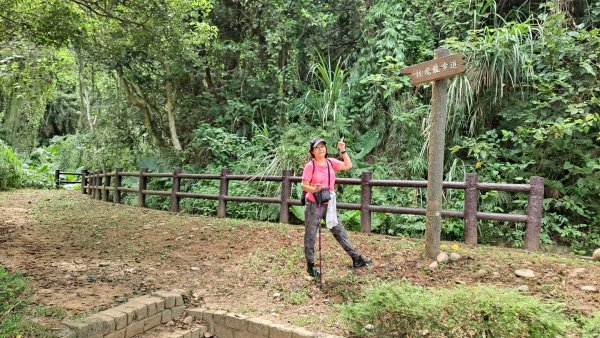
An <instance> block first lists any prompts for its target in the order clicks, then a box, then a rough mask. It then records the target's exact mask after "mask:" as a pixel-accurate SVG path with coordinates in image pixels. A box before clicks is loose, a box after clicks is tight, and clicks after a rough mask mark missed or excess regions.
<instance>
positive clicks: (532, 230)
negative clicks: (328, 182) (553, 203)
mask: <svg viewBox="0 0 600 338" xmlns="http://www.w3.org/2000/svg"><path fill="white" fill-rule="evenodd" d="M81 175H82V179H81V181H82V184H81V190H82V193H83V194H88V195H90V197H92V198H96V199H101V200H103V201H109V192H111V191H112V192H113V202H114V203H121V193H122V192H130V193H137V195H138V198H137V205H138V206H139V207H145V205H146V196H148V195H158V196H170V199H171V211H172V212H179V203H180V201H181V199H182V198H199V199H209V200H216V201H218V209H217V217H225V216H226V215H227V202H258V203H274V204H279V205H280V215H279V221H280V222H281V223H289V220H290V214H289V207H290V206H292V205H301V203H300V200H297V199H291V192H292V183H298V182H301V180H302V179H301V177H299V176H292V175H291V171H290V170H284V171H283V175H282V176H252V175H233V174H230V173H229V171H228V170H227V169H226V168H223V169H222V171H221V174H220V175H216V174H188V173H182V172H181V170H180V169H175V170H174V171H173V172H172V173H149V172H148V169H146V168H142V169H141V170H140V171H139V172H124V171H122V169H119V168H117V169H116V170H115V171H112V170H110V169H109V170H104V171H95V172H89V171H87V170H84V171H83V173H82V174H81ZM59 176H60V173H58V174H57V176H56V177H59ZM123 177H137V178H138V186H137V187H135V188H133V187H123V186H121V179H122V178H123ZM154 177H159V178H171V179H172V180H173V184H172V189H171V191H160V190H148V189H147V185H148V179H149V178H154ZM182 179H192V180H219V181H220V189H219V194H218V195H211V194H196V193H191V192H182V191H180V186H181V180H182ZM236 180H241V181H244V180H252V181H266V182H281V195H280V196H279V197H257V196H254V197H252V196H231V195H229V194H228V187H229V182H230V181H236ZM336 183H338V184H340V185H360V186H361V199H360V203H338V204H337V207H338V208H339V209H347V210H360V224H361V231H362V232H367V233H368V232H371V213H372V212H385V213H393V214H409V215H425V213H426V209H425V208H406V207H397V206H378V205H372V204H371V196H372V195H371V193H372V188H373V187H411V188H427V181H407V180H374V179H372V173H370V172H363V173H362V175H361V178H360V179H356V178H338V179H336ZM443 187H444V189H464V190H465V202H464V210H463V211H457V210H444V211H442V217H456V218H463V219H464V222H465V230H464V231H465V233H464V237H465V243H466V244H469V245H475V244H477V221H478V220H493V221H509V222H523V223H526V224H527V227H526V230H525V239H524V248H525V249H526V250H530V251H536V250H538V249H539V243H540V233H541V223H542V214H543V205H542V203H543V198H544V179H543V178H542V177H539V176H532V177H531V178H530V180H529V184H504V183H483V182H478V179H477V175H476V174H467V177H466V180H465V182H444V183H443ZM489 190H495V191H506V192H526V193H528V194H529V200H528V204H527V214H502V213H491V212H480V211H478V199H479V198H478V197H479V191H489Z"/></svg>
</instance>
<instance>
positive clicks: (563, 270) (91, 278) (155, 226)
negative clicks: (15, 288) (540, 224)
mask: <svg viewBox="0 0 600 338" xmlns="http://www.w3.org/2000/svg"><path fill="white" fill-rule="evenodd" d="M302 236H303V229H302V228H301V227H298V226H284V225H280V224H271V223H261V222H252V221H246V220H234V219H216V218H210V217H202V216H192V215H176V214H172V213H168V212H163V211H156V210H149V209H139V208H135V207H129V206H124V205H113V204H112V203H104V202H101V201H96V200H92V199H90V198H88V197H87V196H83V195H81V194H80V193H78V192H68V191H52V190H35V191H34V190H20V191H13V192H0V265H1V266H4V267H6V268H7V269H9V270H11V271H15V270H18V271H22V272H23V273H25V274H26V275H27V276H30V277H31V279H32V286H33V287H34V292H35V302H36V303H37V304H39V305H41V306H58V307H60V308H62V309H64V310H65V311H66V314H67V316H73V315H76V314H80V313H93V312H96V311H99V310H102V309H106V308H109V307H112V306H115V305H117V304H118V303H119V302H123V301H125V300H126V299H127V298H129V297H133V296H138V295H142V294H146V293H149V292H151V291H154V290H157V289H173V288H181V289H186V290H190V291H191V292H192V294H193V295H194V297H193V299H192V302H193V303H195V304H197V305H202V306H205V307H208V308H211V309H224V310H228V311H232V312H236V313H241V314H249V315H253V316H260V317H263V318H265V319H269V320H272V321H274V322H281V323H290V324H292V325H297V326H303V327H306V328H308V329H310V330H314V331H321V332H328V333H332V334H338V335H344V334H346V333H347V332H345V330H344V327H345V325H344V324H343V323H342V322H341V320H340V318H339V313H338V311H337V309H336V308H335V304H337V303H341V302H344V301H346V300H347V299H349V298H352V297H354V296H355V295H356V294H357V293H359V292H360V291H361V290H362V289H363V288H364V287H366V286H368V285H371V284H373V283H375V282H376V281H377V280H381V279H383V280H398V279H407V280H409V281H411V282H412V283H415V284H419V285H425V286H435V287H452V286H453V285H457V284H473V283H488V284H495V285H498V286H501V287H517V286H521V285H527V286H528V288H529V292H530V293H531V294H535V295H538V296H540V297H543V298H552V299H555V300H559V301H564V302H566V303H568V304H569V306H570V307H572V308H574V309H577V310H578V311H584V312H591V311H597V310H598V308H599V306H600V297H599V294H598V293H593V292H591V293H590V292H584V291H582V290H581V289H580V288H581V286H583V285H591V286H595V287H597V288H600V264H598V263H594V262H591V261H588V260H583V259H572V258H569V257H567V256H558V255H545V254H531V253H526V252H524V251H521V250H511V249H505V248H504V249H503V248H490V247H483V246H478V247H475V248H466V247H464V246H462V244H458V243H444V244H443V249H445V250H448V251H456V252H458V253H460V254H461V255H462V256H463V258H462V259H461V260H460V261H459V262H457V263H454V264H449V265H446V266H444V267H443V268H441V269H438V270H435V271H430V270H429V269H428V268H427V267H428V265H429V263H430V262H429V261H427V260H424V259H423V258H422V256H421V252H422V242H420V241H418V240H411V239H402V238H391V237H387V236H379V235H365V234H358V233H352V234H351V235H350V236H351V239H352V241H353V242H354V244H355V246H356V247H357V248H358V249H359V250H360V251H362V252H364V253H367V254H368V255H369V256H370V257H372V258H373V260H374V264H373V266H372V267H369V268H367V269H361V270H353V269H351V268H350V267H349V264H350V260H349V258H348V257H347V256H345V254H344V253H343V251H342V249H341V248H340V247H339V246H338V245H337V243H336V242H335V240H334V239H333V237H332V236H331V235H330V234H328V233H327V234H325V236H324V243H323V246H324V249H323V252H324V256H323V260H324V269H325V285H324V288H323V289H322V290H320V289H319V288H318V286H317V285H316V284H315V283H314V282H312V281H311V280H310V279H308V278H306V273H305V271H304V269H305V265H304V256H303V253H302V248H301V243H302ZM518 268H529V269H532V270H533V271H535V273H536V278H533V279H530V280H525V279H521V278H518V277H516V276H515V275H514V273H513V272H514V270H515V269H518ZM482 269H484V270H486V271H487V272H488V273H487V274H486V275H485V276H478V275H477V272H478V271H479V270H482ZM577 269H579V270H577ZM581 269H583V270H581ZM47 324H48V325H49V326H58V324H59V320H58V319H52V318H48V319H47Z"/></svg>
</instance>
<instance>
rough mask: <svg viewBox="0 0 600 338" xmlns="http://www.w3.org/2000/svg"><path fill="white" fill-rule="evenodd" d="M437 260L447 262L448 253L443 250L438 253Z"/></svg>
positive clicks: (441, 262)
mask: <svg viewBox="0 0 600 338" xmlns="http://www.w3.org/2000/svg"><path fill="white" fill-rule="evenodd" d="M435 260H436V261H437V262H438V263H440V264H446V263H448V254H447V253H445V252H443V251H442V252H440V253H439V254H438V255H437V257H436V258H435Z"/></svg>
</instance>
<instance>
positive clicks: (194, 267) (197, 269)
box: [190, 266, 200, 271]
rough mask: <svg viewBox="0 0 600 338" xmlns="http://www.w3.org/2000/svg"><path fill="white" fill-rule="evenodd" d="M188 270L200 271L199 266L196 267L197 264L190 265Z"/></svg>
mask: <svg viewBox="0 0 600 338" xmlns="http://www.w3.org/2000/svg"><path fill="white" fill-rule="evenodd" d="M190 270H192V271H200V268H199V267H197V266H192V267H191V268H190Z"/></svg>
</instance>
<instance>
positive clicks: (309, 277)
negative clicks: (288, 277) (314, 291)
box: [304, 276, 313, 281]
mask: <svg viewBox="0 0 600 338" xmlns="http://www.w3.org/2000/svg"><path fill="white" fill-rule="evenodd" d="M304 279H305V280H307V281H312V280H313V278H312V277H311V276H304Z"/></svg>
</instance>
